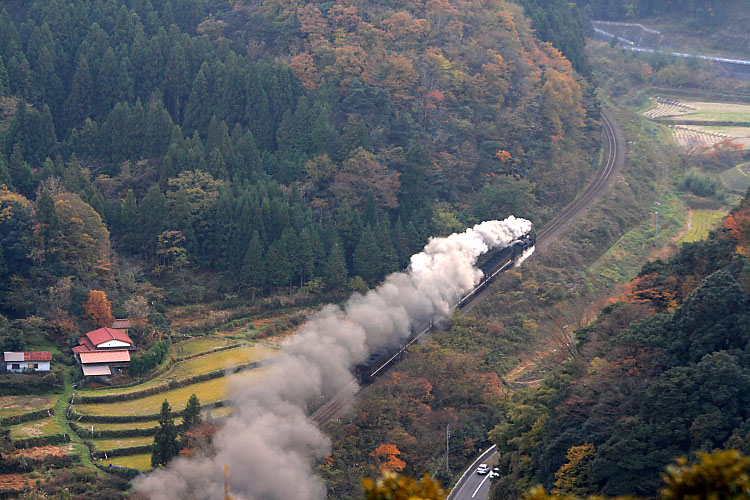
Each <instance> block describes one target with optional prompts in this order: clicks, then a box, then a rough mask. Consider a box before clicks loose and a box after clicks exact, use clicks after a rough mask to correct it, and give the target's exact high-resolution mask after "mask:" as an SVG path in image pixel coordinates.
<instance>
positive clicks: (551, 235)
mask: <svg viewBox="0 0 750 500" xmlns="http://www.w3.org/2000/svg"><path fill="white" fill-rule="evenodd" d="M602 128H603V131H604V135H605V140H606V142H605V152H606V154H605V157H604V159H603V160H602V163H601V165H600V167H599V172H597V175H596V177H595V178H594V180H593V181H592V182H591V184H589V186H588V187H587V188H586V189H585V190H584V192H583V194H581V195H580V196H579V197H578V198H576V199H575V200H573V202H572V203H571V204H570V205H568V207H567V208H566V209H565V210H563V212H562V213H561V214H560V216H559V217H558V218H557V219H555V220H554V221H553V222H552V223H551V224H549V225H547V226H546V227H545V228H544V229H543V230H542V232H541V233H539V235H537V245H536V247H537V250H543V249H544V248H546V247H547V246H548V245H549V244H550V242H551V241H552V240H554V239H556V238H557V237H558V236H559V235H560V234H561V233H562V232H563V231H564V230H565V229H566V228H567V227H568V226H570V224H572V223H573V222H574V221H575V220H577V219H578V218H579V217H581V215H583V214H584V213H585V212H586V210H588V209H589V207H591V206H592V205H593V204H594V202H595V201H596V200H598V199H599V197H600V196H601V194H602V193H604V192H605V191H606V189H607V187H608V186H609V185H610V183H611V181H612V179H613V177H614V176H615V174H617V172H619V170H620V169H621V168H622V165H623V163H624V162H625V140H624V139H623V136H622V131H621V130H620V128H619V127H618V126H617V123H615V121H614V119H613V118H612V117H611V116H610V115H609V113H607V112H606V111H602ZM489 288H490V287H487V288H485V289H484V290H483V291H482V292H481V294H480V295H479V296H478V297H477V299H478V298H479V297H480V296H481V295H483V294H485V293H487V290H488V289H489ZM477 302H479V300H473V301H472V303H471V304H469V305H468V306H467V307H465V308H464V312H466V311H467V310H470V309H471V308H472V307H473V305H474V304H476V303H477ZM494 456H495V447H494V446H493V447H492V448H490V449H488V450H486V451H485V452H484V453H482V454H481V455H480V456H479V457H478V458H477V459H476V460H475V461H474V462H473V463H472V464H471V465H470V466H469V468H468V469H466V471H465V472H464V475H463V476H461V479H459V480H458V482H457V483H456V486H454V488H453V491H451V493H450V495H448V500H487V497H488V496H489V494H490V484H491V480H490V479H487V478H488V477H489V475H487V476H480V475H479V474H477V473H476V470H477V467H478V466H479V464H480V463H485V462H492V461H493V458H494Z"/></svg>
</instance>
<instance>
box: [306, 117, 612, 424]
mask: <svg viewBox="0 0 750 500" xmlns="http://www.w3.org/2000/svg"><path fill="white" fill-rule="evenodd" d="M601 117H602V129H603V131H604V135H605V136H606V139H607V145H606V152H605V159H604V161H602V163H601V165H600V168H599V171H598V172H597V175H596V177H595V178H594V180H593V181H592V182H591V183H590V184H589V185H588V186H587V187H586V189H585V190H584V191H583V193H582V194H581V195H580V196H579V197H578V198H576V199H575V200H573V202H571V203H570V204H569V205H568V206H567V207H566V208H565V210H563V211H562V212H561V213H560V215H559V216H558V217H557V218H556V219H555V220H554V221H552V223H550V224H549V225H547V226H546V227H545V228H544V229H543V230H542V231H541V232H540V233H539V234H538V235H537V239H536V246H537V249H542V248H544V247H546V246H547V245H549V243H550V242H551V241H553V240H554V239H555V238H557V237H558V236H559V235H560V233H561V232H562V231H563V230H564V229H565V228H567V227H568V226H569V225H570V224H571V223H573V221H575V220H576V219H578V218H579V217H580V216H581V215H582V214H583V213H584V212H585V211H586V209H588V208H589V207H590V206H591V205H592V204H593V203H594V201H596V199H597V198H598V197H599V195H600V194H602V192H603V191H604V190H605V188H606V187H607V185H608V184H609V181H610V180H611V179H612V177H613V176H614V174H616V173H617V172H618V171H619V170H620V168H621V167H622V164H623V162H624V161H625V142H624V140H623V138H622V132H620V130H619V128H618V127H617V124H616V123H615V122H614V120H613V119H612V117H611V116H609V113H608V112H606V111H604V110H602V112H601ZM512 262H513V261H512V259H511V260H509V261H508V262H506V263H504V264H502V265H501V266H500V267H499V268H498V270H496V271H495V272H494V273H493V277H494V275H496V274H498V273H499V272H500V271H502V270H505V269H506V268H507V267H508V266H509V265H511V264H512ZM486 290H487V288H484V289H483V290H482V291H480V292H478V293H474V292H473V291H472V292H470V294H469V295H467V296H466V297H465V300H466V301H468V303H467V304H466V305H465V306H464V307H463V310H464V311H469V310H471V309H472V307H473V306H474V304H476V303H477V302H478V300H477V299H478V298H480V297H482V296H483V295H484V294H485V293H486ZM462 302H464V301H463V300H462ZM428 330H429V328H428V329H427V330H425V331H424V332H422V333H421V334H420V335H418V336H417V337H416V338H415V339H414V340H412V342H410V343H409V345H411V343H413V342H414V341H415V340H416V339H417V338H419V337H421V336H422V335H423V334H424V333H426V332H427V331H428ZM361 391H362V388H361V387H360V386H359V385H358V384H357V382H356V381H352V382H350V383H349V384H347V385H346V386H345V387H344V388H343V389H341V390H340V391H339V392H338V393H336V395H334V396H333V397H332V398H331V399H329V400H328V401H327V402H326V403H324V404H323V405H322V406H320V408H318V409H317V410H316V411H315V412H314V413H313V414H312V415H311V416H310V418H311V419H312V421H313V422H315V424H316V425H317V426H318V427H323V426H324V425H325V424H326V423H327V422H329V421H331V420H333V419H334V418H336V417H337V416H339V415H340V414H341V413H342V412H343V411H344V410H346V409H347V408H348V407H349V405H350V404H351V403H352V402H353V401H354V400H355V399H356V398H357V396H358V395H359V393H360V392H361Z"/></svg>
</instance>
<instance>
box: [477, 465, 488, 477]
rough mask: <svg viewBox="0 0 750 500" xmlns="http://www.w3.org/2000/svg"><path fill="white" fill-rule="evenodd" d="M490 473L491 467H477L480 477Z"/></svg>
mask: <svg viewBox="0 0 750 500" xmlns="http://www.w3.org/2000/svg"><path fill="white" fill-rule="evenodd" d="M489 471H490V466H489V465H487V464H482V465H480V466H479V467H477V474H479V475H480V476H484V475H485V474H487V473H488V472H489Z"/></svg>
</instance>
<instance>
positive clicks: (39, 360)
mask: <svg viewBox="0 0 750 500" xmlns="http://www.w3.org/2000/svg"><path fill="white" fill-rule="evenodd" d="M3 361H4V362H5V369H6V371H9V372H24V371H35V372H48V371H50V364H51V363H52V353H51V352H49V351H29V352H8V351H6V352H4V353H3Z"/></svg>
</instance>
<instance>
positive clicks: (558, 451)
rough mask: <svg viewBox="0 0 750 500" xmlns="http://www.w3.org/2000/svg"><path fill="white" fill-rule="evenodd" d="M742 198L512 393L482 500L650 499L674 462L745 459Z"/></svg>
mask: <svg viewBox="0 0 750 500" xmlns="http://www.w3.org/2000/svg"><path fill="white" fill-rule="evenodd" d="M748 243H750V193H748V195H746V196H745V199H744V200H743V202H742V204H741V205H740V206H739V207H738V208H736V209H735V210H734V211H732V213H731V214H730V215H729V216H728V217H727V219H726V220H725V222H724V224H723V226H722V227H721V228H720V229H719V230H717V231H716V232H714V233H712V235H711V237H710V238H709V239H708V240H706V241H700V242H696V243H686V244H684V245H683V246H682V249H681V250H680V252H679V253H678V254H676V255H675V256H674V257H672V258H671V259H669V260H668V261H660V260H657V261H655V262H651V263H648V264H646V265H645V266H644V267H643V270H642V271H641V273H640V274H639V276H638V277H637V278H636V279H634V280H633V281H632V282H631V283H630V284H629V286H628V287H627V289H626V290H625V292H624V294H623V296H622V297H621V298H620V299H619V300H617V301H616V302H614V303H613V304H611V305H609V306H607V307H606V308H605V309H603V310H602V312H601V314H600V315H599V318H598V319H597V321H595V322H594V323H593V324H591V325H590V326H587V327H585V328H583V329H581V330H579V331H578V332H577V346H576V350H575V354H574V356H573V357H572V358H571V359H570V360H569V361H568V362H567V363H565V365H564V367H562V368H561V369H559V370H557V372H556V373H555V374H554V375H552V376H550V377H548V378H547V379H546V380H545V381H544V382H543V383H542V385H541V386H540V387H538V388H533V389H527V390H523V391H521V392H518V393H515V394H514V395H513V396H512V397H511V398H509V400H508V401H507V402H506V403H504V405H503V407H502V411H503V413H504V417H503V418H502V419H501V421H500V423H499V424H498V425H497V426H496V427H495V429H494V430H493V431H492V432H491V433H490V437H491V439H492V440H493V441H494V442H495V443H496V444H497V445H498V450H499V451H500V456H501V458H500V467H501V470H502V473H501V477H500V478H499V480H498V481H497V484H496V485H495V486H494V489H493V498H497V499H500V498H518V497H519V496H521V495H522V494H523V492H525V491H527V490H528V489H529V488H530V487H531V486H534V485H536V484H540V483H541V484H543V485H544V486H545V487H546V488H547V489H548V490H549V489H552V490H553V491H555V492H557V493H560V494H563V495H575V496H580V497H585V496H587V495H589V494H594V493H604V494H607V495H627V494H636V495H639V496H647V497H653V496H654V495H655V494H656V493H657V491H658V490H659V488H661V486H662V485H663V482H662V478H661V472H662V470H663V468H664V467H665V466H666V465H667V464H669V463H670V462H672V461H674V460H675V459H676V458H677V457H679V456H694V455H695V454H696V453H697V452H702V451H707V452H710V451H713V450H716V449H737V450H740V451H741V452H742V453H748V451H750V440H749V439H750V438H749V436H750V434H748V430H749V429H750V428H749V427H748V426H749V425H750V413H748V407H749V406H750V405H749V403H748V401H747V400H746V399H747V397H748V394H750V364H749V361H748V348H749V346H750V307H749V304H748V293H749V292H750V258H748Z"/></svg>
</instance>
